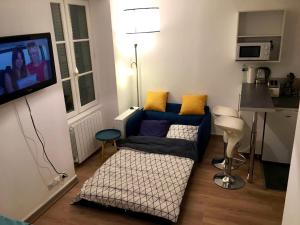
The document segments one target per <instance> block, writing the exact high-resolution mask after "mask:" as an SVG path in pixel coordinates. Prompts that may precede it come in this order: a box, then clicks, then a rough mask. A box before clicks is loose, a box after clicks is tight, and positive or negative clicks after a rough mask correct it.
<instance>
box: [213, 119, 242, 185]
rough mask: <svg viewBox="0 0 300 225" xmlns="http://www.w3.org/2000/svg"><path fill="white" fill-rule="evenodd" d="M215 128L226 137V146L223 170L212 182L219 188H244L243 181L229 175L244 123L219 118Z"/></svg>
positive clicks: (239, 120) (237, 120) (238, 120)
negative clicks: (221, 130) (219, 129)
mask: <svg viewBox="0 0 300 225" xmlns="http://www.w3.org/2000/svg"><path fill="white" fill-rule="evenodd" d="M215 124H216V126H217V127H219V128H221V129H223V130H224V132H225V133H226V136H227V146H226V152H225V168H224V171H223V172H219V173H217V174H216V175H215V176H214V178H213V180H214V182H215V184H216V185H218V186H219V187H222V188H225V189H229V190H234V189H239V188H242V187H244V185H245V181H244V180H243V179H242V178H241V177H239V176H235V175H232V174H231V170H232V165H233V160H234V159H233V157H234V153H235V152H236V148H237V146H238V143H239V141H240V140H241V138H242V137H243V130H244V121H243V120H241V119H239V118H234V117H228V116H220V117H218V118H216V120H215Z"/></svg>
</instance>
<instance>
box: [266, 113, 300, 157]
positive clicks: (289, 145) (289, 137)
mask: <svg viewBox="0 0 300 225" xmlns="http://www.w3.org/2000/svg"><path fill="white" fill-rule="evenodd" d="M297 114H298V110H297V109H277V110H276V112H272V113H267V117H266V125H265V136H264V143H263V150H262V160H263V161H270V162H278V163H290V160H291V154H292V149H293V142H294V136H295V129H296V121H297Z"/></svg>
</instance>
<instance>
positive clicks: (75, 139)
mask: <svg viewBox="0 0 300 225" xmlns="http://www.w3.org/2000/svg"><path fill="white" fill-rule="evenodd" d="M102 124H103V123H102V114H101V111H99V110H98V111H95V112H93V113H91V114H89V115H88V116H86V117H84V118H82V119H80V120H79V121H76V122H74V123H72V124H71V125H70V137H71V145H72V152H73V158H74V162H75V163H82V162H83V161H84V160H85V159H87V158H88V157H89V156H90V155H91V154H93V153H94V152H95V151H96V150H97V148H99V143H97V140H96V139H95V134H96V133H97V132H98V131H100V130H101V129H102V128H103V126H102Z"/></svg>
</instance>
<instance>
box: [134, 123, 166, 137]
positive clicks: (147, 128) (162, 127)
mask: <svg viewBox="0 0 300 225" xmlns="http://www.w3.org/2000/svg"><path fill="white" fill-rule="evenodd" d="M169 127H170V122H169V121H167V120H142V123H141V128H140V132H139V135H140V136H155V137H165V136H166V135H167V133H168V130H169Z"/></svg>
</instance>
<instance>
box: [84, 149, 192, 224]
mask: <svg viewBox="0 0 300 225" xmlns="http://www.w3.org/2000/svg"><path fill="white" fill-rule="evenodd" d="M193 164H194V161H193V160H191V159H189V158H184V157H178V156H172V155H164V154H154V153H147V152H142V151H136V150H133V149H130V148H121V149H120V150H119V151H118V152H117V153H116V154H114V155H113V156H112V157H110V158H109V159H108V160H107V161H106V162H105V163H104V164H103V165H102V166H101V167H100V168H99V169H98V170H97V171H96V172H95V174H94V175H93V176H92V177H91V178H89V179H88V180H87V181H86V182H85V183H84V185H83V187H82V189H81V191H80V196H79V197H80V198H82V199H85V200H88V201H93V202H96V203H99V204H101V205H106V206H112V207H117V208H122V209H126V210H131V211H134V212H143V213H147V214H151V215H154V216H158V217H162V218H165V219H168V220H170V221H172V222H177V219H178V215H179V212H180V204H181V201H182V198H183V195H184V191H185V189H186V186H187V183H188V179H189V176H190V174H191V170H192V167H193Z"/></svg>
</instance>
